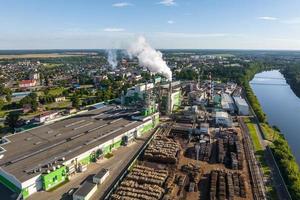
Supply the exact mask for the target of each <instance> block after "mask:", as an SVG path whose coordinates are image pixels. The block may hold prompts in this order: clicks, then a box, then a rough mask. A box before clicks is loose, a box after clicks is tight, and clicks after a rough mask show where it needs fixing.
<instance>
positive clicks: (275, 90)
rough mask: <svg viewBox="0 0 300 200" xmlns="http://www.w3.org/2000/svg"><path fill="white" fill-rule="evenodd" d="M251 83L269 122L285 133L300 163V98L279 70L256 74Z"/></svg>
mask: <svg viewBox="0 0 300 200" xmlns="http://www.w3.org/2000/svg"><path fill="white" fill-rule="evenodd" d="M250 85H251V87H252V89H253V91H254V93H255V95H256V96H257V98H258V100H259V102H260V104H261V106H262V108H263V110H264V112H265V113H266V114H267V118H268V122H269V123H270V124H271V125H276V126H277V127H279V128H280V130H281V132H282V133H283V134H284V135H285V138H286V139H287V141H288V143H289V145H290V147H291V149H292V151H293V154H294V155H295V157H296V160H297V162H298V164H299V163H300V99H299V98H298V97H297V96H296V95H295V94H294V92H293V91H292V89H291V88H290V86H289V85H288V84H287V83H286V81H285V79H284V77H283V75H282V74H281V73H280V72H279V71H278V70H272V71H265V72H262V73H258V74H256V75H255V77H254V78H253V80H252V81H251V82H250Z"/></svg>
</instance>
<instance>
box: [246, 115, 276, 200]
mask: <svg viewBox="0 0 300 200" xmlns="http://www.w3.org/2000/svg"><path fill="white" fill-rule="evenodd" d="M244 122H245V124H246V125H247V127H248V130H249V133H250V137H251V139H252V142H253V146H254V151H255V156H256V158H257V160H258V162H259V163H260V165H261V169H262V171H263V173H264V176H266V177H268V179H270V176H271V169H270V168H269V166H268V164H267V163H266V160H265V156H264V151H263V148H262V145H261V143H260V141H259V137H258V135H257V134H258V133H257V131H256V128H255V126H256V124H255V123H254V122H252V121H251V119H250V118H249V117H247V118H244ZM266 192H267V195H268V196H269V198H270V199H274V200H276V199H278V197H277V194H276V191H275V188H274V186H273V185H271V184H270V185H266Z"/></svg>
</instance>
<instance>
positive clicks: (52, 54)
mask: <svg viewBox="0 0 300 200" xmlns="http://www.w3.org/2000/svg"><path fill="white" fill-rule="evenodd" d="M70 56H82V55H78V54H77V55H73V54H58V53H49V54H20V55H0V59H15V58H59V57H70Z"/></svg>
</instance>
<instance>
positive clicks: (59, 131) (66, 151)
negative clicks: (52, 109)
mask: <svg viewBox="0 0 300 200" xmlns="http://www.w3.org/2000/svg"><path fill="white" fill-rule="evenodd" d="M126 112H130V111H126V110H117V109H116V108H115V107H112V106H105V107H102V108H100V109H96V110H91V111H88V112H85V113H82V114H78V115H75V116H74V117H71V118H68V119H65V120H63V121H59V122H56V123H53V124H49V125H45V126H41V127H38V128H35V129H31V130H28V131H26V132H23V133H18V134H14V135H10V136H8V137H5V140H8V142H7V143H4V144H1V145H0V147H1V148H3V149H5V150H4V152H3V153H2V154H3V155H4V156H3V157H2V159H0V167H1V168H2V169H3V170H5V171H6V172H8V173H10V174H13V175H14V176H15V177H16V178H17V179H18V180H19V181H21V182H23V181H25V180H28V179H29V178H31V177H34V176H37V174H36V173H32V171H33V169H37V168H40V167H42V169H43V170H46V169H44V168H43V166H45V165H46V164H47V163H49V162H50V161H53V160H58V159H59V158H62V157H64V158H65V159H66V160H68V159H72V158H74V157H75V156H77V155H80V154H81V153H84V152H86V151H88V150H90V149H92V148H94V147H96V146H98V145H100V144H103V143H105V142H106V141H109V140H111V139H113V138H115V137H117V136H118V135H120V134H122V133H124V132H126V131H129V130H131V129H133V128H136V127H137V126H139V125H141V124H142V123H143V122H140V121H132V120H127V119H125V118H120V117H118V116H119V115H123V114H124V113H125V114H126ZM60 164H61V163H60Z"/></svg>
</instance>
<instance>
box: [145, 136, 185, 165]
mask: <svg viewBox="0 0 300 200" xmlns="http://www.w3.org/2000/svg"><path fill="white" fill-rule="evenodd" d="M178 151H179V145H178V143H176V142H174V141H173V140H172V139H169V138H167V137H164V136H160V137H156V138H155V139H153V141H152V142H151V143H150V145H149V146H148V148H147V149H146V150H145V153H144V159H146V160H148V161H153V162H159V163H168V164H175V163H176V162H177V157H176V156H177V152H178Z"/></svg>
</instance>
